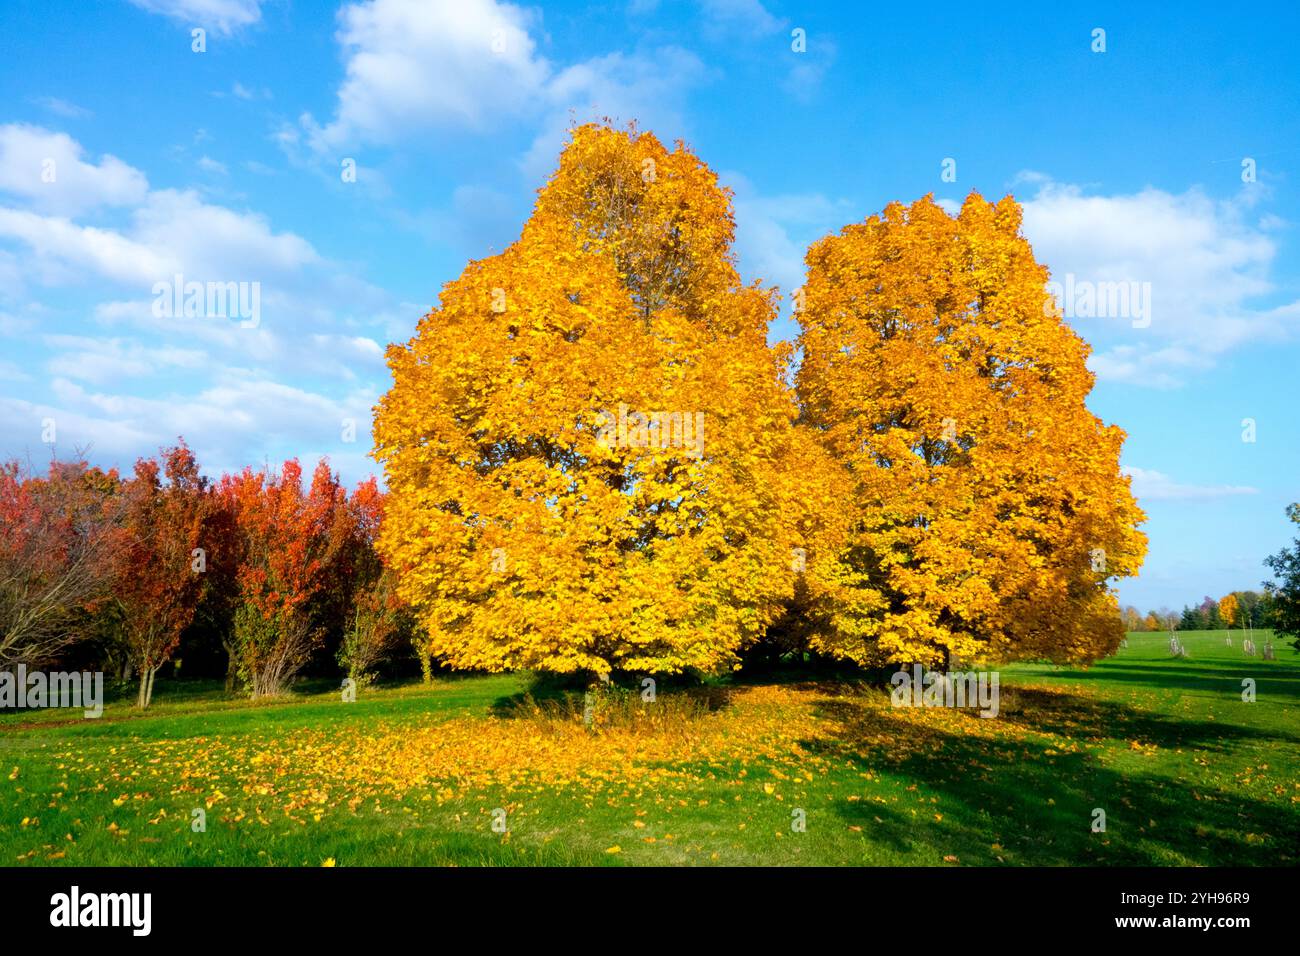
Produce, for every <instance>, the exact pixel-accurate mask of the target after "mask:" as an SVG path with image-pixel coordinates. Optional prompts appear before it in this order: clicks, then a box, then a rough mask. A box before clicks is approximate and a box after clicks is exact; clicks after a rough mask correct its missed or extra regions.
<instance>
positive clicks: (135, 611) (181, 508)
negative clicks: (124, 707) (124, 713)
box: [114, 441, 214, 708]
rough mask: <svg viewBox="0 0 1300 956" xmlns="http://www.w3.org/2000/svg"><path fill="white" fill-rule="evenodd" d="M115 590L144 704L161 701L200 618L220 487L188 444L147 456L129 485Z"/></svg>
mask: <svg viewBox="0 0 1300 956" xmlns="http://www.w3.org/2000/svg"><path fill="white" fill-rule="evenodd" d="M123 498H124V510H123V520H122V529H121V531H122V533H121V536H120V541H121V543H120V545H119V546H118V548H117V549H116V552H117V562H116V564H117V574H116V583H115V588H114V591H115V594H116V597H117V600H118V603H119V604H120V606H121V608H122V616H123V625H124V630H125V634H126V643H127V648H128V652H129V654H130V656H131V662H132V664H133V665H134V667H135V670H136V672H137V673H138V674H139V675H140V690H139V693H138V695H137V697H136V705H137V706H138V707H141V708H144V707H148V706H149V704H150V702H151V701H152V700H153V685H154V677H155V675H156V674H157V673H158V670H159V668H161V667H162V665H163V664H165V663H167V661H169V660H170V659H171V656H172V654H173V653H174V652H175V650H176V647H177V645H178V644H180V640H181V632H182V631H184V630H185V628H186V627H187V626H189V624H190V622H191V621H193V620H194V611H195V608H196V607H197V606H198V603H199V600H200V598H201V597H202V595H203V590H204V584H205V580H206V578H205V574H206V572H207V552H206V550H205V549H204V543H205V542H204V537H205V536H204V531H205V526H206V524H207V522H208V519H209V517H210V516H211V515H212V513H213V511H214V507H213V500H212V499H213V496H212V492H211V490H210V489H209V487H208V483H207V480H206V479H205V478H204V477H203V476H202V475H200V474H199V467H198V462H197V461H196V460H195V458H194V453H193V452H191V451H190V449H189V448H187V447H186V446H185V443H184V442H183V441H182V442H181V443H180V444H179V445H177V446H176V447H175V448H170V449H167V450H165V451H164V452H163V453H162V456H161V461H159V460H155V459H152V458H142V459H140V460H139V461H137V462H136V464H135V474H134V476H133V477H132V478H131V479H130V480H128V481H127V482H126V483H125V485H124V487H123Z"/></svg>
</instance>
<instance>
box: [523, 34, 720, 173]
mask: <svg viewBox="0 0 1300 956" xmlns="http://www.w3.org/2000/svg"><path fill="white" fill-rule="evenodd" d="M707 72H708V70H707V68H706V67H705V65H704V63H703V61H701V60H700V58H699V57H697V56H696V55H695V54H694V53H691V52H690V51H689V50H684V49H681V48H680V47H671V46H670V47H662V48H659V49H655V50H650V51H646V52H643V53H636V54H623V53H611V54H608V55H606V56H601V57H596V58H594V59H591V60H587V61H585V62H583V63H578V64H575V65H573V66H570V67H567V68H566V69H564V70H562V71H561V72H560V73H558V74H557V75H556V76H555V78H554V79H553V80H552V81H551V83H550V84H549V85H548V86H547V88H546V96H545V106H546V109H545V115H544V118H543V120H542V126H541V131H540V132H539V133H538V134H537V137H536V138H535V139H534V140H533V143H532V145H531V146H530V147H529V149H528V152H527V153H526V154H525V155H524V157H523V159H522V160H521V162H520V166H521V168H522V169H523V171H524V173H525V174H526V175H527V176H528V178H529V179H530V180H532V181H537V180H540V179H543V178H545V177H546V176H547V175H549V174H550V173H551V171H552V170H553V169H554V168H555V158H556V156H558V155H559V153H560V149H561V148H562V147H563V145H564V142H565V140H566V139H567V138H568V130H569V126H570V124H571V123H572V122H574V121H575V120H576V121H577V122H580V123H581V122H591V121H596V120H601V119H604V118H609V119H610V120H613V121H614V122H615V123H627V122H630V121H632V120H636V121H637V124H638V126H639V127H640V128H641V129H646V130H651V129H652V130H656V131H657V134H658V135H659V136H660V138H661V139H662V140H664V141H665V145H671V140H672V139H674V138H676V137H675V136H672V135H670V134H671V132H672V131H677V133H678V134H679V135H680V133H681V131H682V129H683V127H684V125H685V122H684V120H683V118H682V108H681V101H682V94H683V93H684V91H685V90H686V89H687V88H688V87H690V86H691V85H692V84H694V83H696V82H698V81H700V80H701V79H703V78H704V76H705V75H706V74H707Z"/></svg>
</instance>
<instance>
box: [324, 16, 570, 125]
mask: <svg viewBox="0 0 1300 956" xmlns="http://www.w3.org/2000/svg"><path fill="white" fill-rule="evenodd" d="M535 21H536V15H535V14H534V13H533V12H532V11H529V10H526V9H524V8H522V7H517V6H514V5H512V4H508V3H496V2H494V0H372V2H369V3H354V4H349V5H347V6H345V7H344V8H343V9H342V10H341V11H340V13H339V22H340V27H339V32H338V41H339V44H340V45H341V46H342V47H343V50H344V53H345V56H346V57H347V66H346V74H347V75H346V78H345V79H344V81H343V85H342V86H341V87H340V88H339V92H338V105H337V110H336V114H335V117H334V119H333V120H332V121H331V122H329V123H328V124H326V125H324V126H318V125H317V124H316V122H315V121H314V120H313V119H312V118H311V117H310V116H307V117H305V118H304V125H305V126H306V127H307V129H308V131H309V137H310V140H311V143H312V145H314V146H316V147H317V148H335V147H338V146H341V145H344V144H350V143H354V142H378V143H391V142H393V141H395V140H397V139H399V138H401V137H403V136H406V135H409V134H410V133H411V132H413V131H420V130H427V129H429V128H431V127H434V126H437V125H440V124H450V125H463V126H469V127H475V128H483V127H487V126H491V125H494V124H501V123H503V122H506V121H508V120H509V119H510V118H511V117H513V116H514V115H516V114H517V113H518V112H519V111H520V110H522V109H524V108H526V107H527V106H528V105H529V104H530V103H532V102H534V101H535V100H536V99H537V97H538V96H540V95H541V93H542V91H543V88H544V86H545V84H546V82H547V80H548V79H549V77H550V74H551V67H550V65H549V64H548V63H547V62H546V60H545V59H543V58H542V57H540V56H538V55H537V52H536V44H535V42H534V41H533V38H532V37H531V36H530V35H529V28H530V27H532V26H534V25H535Z"/></svg>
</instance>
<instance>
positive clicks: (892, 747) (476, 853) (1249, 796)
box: [0, 631, 1300, 866]
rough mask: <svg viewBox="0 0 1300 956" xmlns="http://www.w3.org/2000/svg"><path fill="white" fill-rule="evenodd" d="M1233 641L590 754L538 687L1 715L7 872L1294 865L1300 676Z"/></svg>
mask: <svg viewBox="0 0 1300 956" xmlns="http://www.w3.org/2000/svg"><path fill="white" fill-rule="evenodd" d="M1225 636H1226V632H1223V631H1219V632H1192V633H1186V634H1181V635H1180V639H1181V640H1182V641H1183V643H1184V644H1185V645H1186V647H1187V649H1188V653H1189V657H1188V658H1185V659H1182V658H1172V657H1170V655H1169V652H1168V647H1167V640H1168V637H1167V635H1162V634H1132V635H1130V636H1129V641H1128V647H1127V648H1126V649H1123V650H1121V651H1120V652H1119V654H1118V655H1117V656H1116V657H1114V658H1112V659H1110V660H1107V661H1104V662H1101V663H1099V664H1097V665H1096V666H1094V667H1092V668H1090V669H1087V670H1083V669H1059V668H1055V667H1050V666H1024V665H1017V666H1010V667H1006V668H1003V669H1002V670H1001V677H1002V688H1001V690H1002V695H1001V708H1000V713H999V716H998V717H997V718H996V719H990V720H985V719H981V718H979V717H978V716H976V715H975V714H974V713H973V712H961V711H952V710H943V709H928V708H926V709H912V708H892V707H891V706H890V700H889V695H888V693H887V689H885V688H880V687H868V686H863V685H860V684H857V683H851V682H838V681H830V680H825V681H808V680H798V679H791V680H788V681H774V682H767V683H745V682H743V681H742V682H736V683H728V684H721V685H718V686H717V687H710V688H700V689H695V690H693V691H686V690H663V691H662V692H661V693H660V694H659V697H658V699H657V700H656V701H655V702H654V703H653V704H643V703H642V702H641V701H640V699H639V697H632V698H630V699H628V700H626V701H621V702H613V703H609V704H606V705H603V706H602V709H601V710H599V711H598V712H597V713H596V715H595V727H594V728H593V729H591V730H588V729H586V728H584V726H583V720H582V710H583V706H582V700H581V697H580V695H579V696H577V697H574V698H566V699H552V700H546V701H543V703H542V704H541V705H540V708H538V707H531V706H528V704H527V702H526V701H524V698H523V694H524V692H525V691H526V690H527V689H528V686H529V685H528V681H527V680H526V679H525V677H523V676H513V675H509V676H479V677H464V678H457V679H442V680H438V681H436V682H435V683H433V684H432V685H429V686H424V685H420V684H411V685H405V686H400V687H392V688H382V689H375V690H369V691H363V692H361V694H360V696H359V698H358V700H357V702H356V703H343V702H342V701H341V700H340V699H339V695H338V692H337V690H336V689H335V688H333V687H330V688H328V689H326V688H324V687H321V686H319V685H317V686H315V687H308V688H306V689H304V690H303V691H301V692H300V693H299V694H297V695H295V696H294V697H292V698H290V699H287V700H285V701H283V702H277V703H273V704H262V705H253V704H251V703H249V702H247V701H243V700H230V699H226V698H225V697H224V696H223V694H222V693H221V688H220V687H219V686H218V685H216V684H212V683H207V682H163V681H160V682H159V683H158V686H157V690H156V698H155V699H156V703H155V706H154V708H153V709H152V710H151V711H150V712H149V713H148V714H147V715H145V716H140V715H138V714H137V713H135V712H134V711H133V709H132V707H131V703H132V699H131V698H123V699H121V700H118V701H115V702H113V703H111V704H110V705H109V706H108V707H107V708H106V709H105V712H104V716H103V717H102V718H101V719H100V720H98V721H93V720H81V719H73V718H70V716H69V714H68V712H60V711H47V712H42V713H39V714H31V713H14V712H7V713H3V714H0V865H9V866H12V865H22V864H32V865H50V864H54V863H58V864H77V865H186V864H193V865H222V864H232V865H233V864H252V865H258V864H264V865H276V866H320V865H322V864H333V865H339V866H366V865H380V864H461V865H476V864H509V865H517V864H525V865H533V864H777V865H784V864H800V865H801V864H832V865H863V864H868V865H878V864H898V865H922V866H972V865H973V866H987V865H1003V864H1005V865H1027V864H1036V865H1069V864H1104V865H1161V866H1164V865H1169V866H1182V865H1219V864H1240V865H1255V864H1287V865H1293V864H1295V863H1296V862H1297V858H1298V856H1300V655H1297V654H1296V653H1295V651H1294V649H1293V648H1292V647H1291V646H1290V645H1289V644H1282V643H1277V644H1276V645H1275V648H1276V653H1277V660H1275V661H1263V660H1261V659H1260V658H1259V657H1258V656H1256V657H1255V658H1249V657H1246V656H1245V655H1244V654H1243V652H1242V650H1241V632H1239V631H1237V632H1234V633H1233V643H1234V646H1233V647H1227V646H1226V644H1225ZM1266 636H1267V635H1266V632H1257V633H1256V643H1257V645H1258V647H1259V648H1260V649H1262V648H1263V645H1264V642H1265V637H1266ZM1245 678H1250V679H1253V680H1254V681H1255V682H1256V693H1257V700H1256V701H1255V702H1254V703H1245V702H1243V701H1242V681H1243V679H1245ZM195 809H202V810H203V811H204V813H205V814H206V832H194V830H193V829H192V820H193V819H194V816H193V811H194V810H195ZM1096 809H1102V810H1104V811H1105V818H1106V830H1105V832H1104V833H1094V832H1092V823H1093V819H1094V811H1095V810H1096ZM497 810H501V811H504V821H505V826H506V827H507V832H505V833H501V832H496V831H494V829H493V822H494V819H496V820H498V821H499V820H501V819H502V818H501V815H500V814H497V815H496V816H495V817H494V811H497ZM800 820H802V821H803V822H804V824H805V828H804V829H803V831H802V832H800V831H799V830H797V829H795V828H792V823H797V822H798V821H800ZM499 826H500V824H499V823H498V827H499Z"/></svg>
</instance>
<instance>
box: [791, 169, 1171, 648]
mask: <svg viewBox="0 0 1300 956" xmlns="http://www.w3.org/2000/svg"><path fill="white" fill-rule="evenodd" d="M1020 225H1021V210H1020V207H1019V205H1017V204H1016V202H1015V201H1014V200H1013V199H1012V198H1011V197H1007V198H1006V199H1003V200H1002V201H1001V202H998V203H996V204H991V203H989V202H987V201H985V200H984V199H983V198H982V197H980V196H979V195H978V194H974V193H972V194H971V196H970V197H969V198H968V199H967V200H966V202H965V204H964V205H963V207H962V209H961V212H960V214H959V215H958V216H956V217H953V216H949V215H948V214H947V213H946V212H944V210H943V209H941V208H940V207H939V206H938V205H936V204H935V203H934V202H933V200H932V199H931V198H930V197H928V196H927V197H926V198H924V199H921V200H919V201H917V202H915V203H913V204H912V205H911V206H908V207H905V206H903V205H901V204H899V203H893V204H891V205H890V206H889V207H888V208H887V209H885V211H884V213H883V214H882V215H879V216H872V217H871V218H869V219H868V220H867V221H866V222H864V223H861V224H858V225H852V226H848V227H846V228H845V229H844V230H843V231H842V232H840V233H839V234H838V235H834V236H829V237H827V238H825V239H822V240H821V241H820V242H818V243H816V244H815V245H814V246H813V247H812V249H811V250H810V251H809V253H808V257H807V263H808V281H807V284H806V286H805V289H804V294H805V297H804V307H803V308H802V309H801V310H800V311H799V312H798V314H797V318H798V320H799V322H800V324H801V326H802V335H801V337H800V345H801V346H802V349H803V353H804V354H803V360H802V363H801V366H800V369H799V373H798V379H797V384H798V392H799V398H800V401H801V403H802V408H803V410H804V423H805V424H806V427H807V428H809V429H810V430H811V431H812V432H813V433H814V434H815V435H816V436H817V439H818V440H819V441H820V442H821V443H822V444H823V446H824V448H825V449H826V451H827V453H828V454H829V456H830V458H831V459H833V460H834V461H835V462H836V463H838V467H839V468H840V469H842V474H841V475H840V476H839V478H838V479H837V480H838V481H839V482H840V483H844V482H847V483H848V487H849V492H848V493H847V494H845V495H844V496H843V497H842V499H841V502H842V503H841V505H840V507H838V508H837V509H835V511H834V512H827V513H824V514H823V515H822V516H821V526H822V527H821V530H820V531H819V533H818V534H817V536H816V542H815V544H814V546H813V547H812V548H810V558H809V562H808V573H807V582H806V588H807V592H808V595H809V598H808V600H809V603H810V607H811V608H812V609H813V611H814V616H815V617H816V618H818V619H819V621H820V626H819V627H817V628H814V635H813V644H814V646H816V647H819V648H820V649H822V650H825V651H828V652H831V653H835V654H838V655H842V656H846V657H849V658H852V659H854V660H858V661H860V662H863V663H883V662H909V661H920V662H923V663H926V664H939V663H945V662H949V661H951V660H953V659H958V660H963V661H969V660H981V659H990V658H991V659H995V660H1008V659H1014V658H1050V659H1054V660H1061V661H1065V660H1091V659H1094V658H1096V657H1099V656H1102V655H1104V654H1107V653H1110V652H1111V651H1113V650H1114V648H1115V647H1116V646H1117V645H1118V643H1119V641H1120V639H1121V638H1122V636H1123V625H1122V624H1121V621H1120V616H1119V613H1118V606H1117V604H1116V601H1115V598H1114V594H1113V591H1112V590H1111V588H1110V585H1109V582H1110V581H1111V579H1113V578H1116V577H1122V576H1126V575H1132V574H1135V573H1136V571H1137V569H1138V567H1139V565H1140V563H1141V560H1142V557H1143V555H1144V553H1145V550H1146V539H1145V536H1144V535H1143V534H1141V533H1140V532H1139V531H1138V530H1137V525H1138V524H1139V523H1140V522H1141V521H1142V520H1143V515H1142V513H1141V511H1140V510H1139V509H1138V508H1137V505H1136V503H1135V502H1134V500H1133V496H1132V494H1131V493H1130V490H1129V481H1128V478H1127V477H1126V476H1124V475H1123V474H1121V472H1120V470H1119V453H1120V446H1121V444H1122V442H1123V439H1124V433H1123V432H1122V431H1121V430H1120V429H1119V428H1117V427H1114V426H1107V425H1104V424H1103V423H1102V422H1101V421H1100V420H1098V419H1097V418H1096V417H1095V416H1093V415H1092V413H1091V412H1090V411H1088V409H1087V407H1086V405H1085V399H1086V398H1087V395H1088V392H1089V391H1090V390H1091V388H1092V384H1093V376H1092V374H1091V373H1090V372H1089V371H1088V370H1087V368H1086V365H1085V361H1086V358H1087V354H1088V347H1087V345H1086V344H1085V343H1084V342H1083V341H1082V340H1081V339H1080V338H1079V337H1078V336H1077V335H1076V334H1075V333H1074V332H1073V331H1072V330H1071V329H1070V328H1069V327H1068V326H1066V325H1065V323H1064V322H1063V321H1062V319H1061V317H1060V314H1059V310H1058V309H1057V307H1056V305H1055V302H1054V301H1053V300H1052V299H1051V298H1050V297H1049V295H1048V293H1047V291H1046V282H1047V278H1048V275H1047V270H1046V269H1045V268H1044V267H1043V266H1041V265H1039V264H1038V263H1037V262H1036V261H1035V259H1034V255H1033V251H1032V249H1031V248H1030V246H1029V243H1028V242H1027V241H1026V240H1025V239H1024V238H1023V236H1022V235H1021V234H1020ZM814 552H820V554H819V555H818V559H817V560H813V557H812V555H813V553H814Z"/></svg>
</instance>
